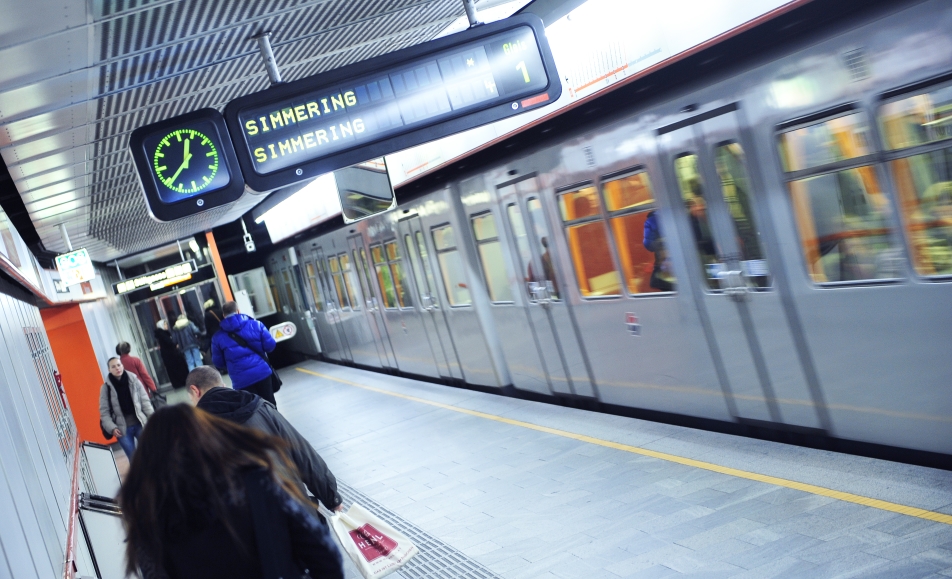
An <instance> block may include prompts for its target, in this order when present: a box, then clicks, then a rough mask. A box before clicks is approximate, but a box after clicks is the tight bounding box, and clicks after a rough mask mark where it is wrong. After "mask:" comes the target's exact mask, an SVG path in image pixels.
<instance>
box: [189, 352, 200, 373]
mask: <svg viewBox="0 0 952 579" xmlns="http://www.w3.org/2000/svg"><path fill="white" fill-rule="evenodd" d="M185 361H186V362H188V371H189V372H191V371H192V370H194V369H195V368H198V367H199V366H201V365H202V353H201V352H200V351H199V349H198V348H189V349H187V350H185Z"/></svg>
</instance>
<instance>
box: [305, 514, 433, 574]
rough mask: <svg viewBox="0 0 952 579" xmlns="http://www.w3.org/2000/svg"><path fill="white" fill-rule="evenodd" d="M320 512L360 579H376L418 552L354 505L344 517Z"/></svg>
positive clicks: (396, 532) (403, 538) (402, 536)
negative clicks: (358, 570)
mask: <svg viewBox="0 0 952 579" xmlns="http://www.w3.org/2000/svg"><path fill="white" fill-rule="evenodd" d="M320 512H321V514H322V515H324V518H325V519H327V524H328V525H330V528H331V529H332V530H333V531H334V534H335V535H336V536H337V540H338V541H340V544H341V546H343V547H344V551H346V552H347V555H349V556H350V558H351V560H352V561H353V562H354V565H356V566H357V568H358V569H360V574H361V575H363V576H364V579H378V578H379V577H384V576H386V575H389V574H390V573H393V572H394V571H396V570H397V569H399V568H400V567H402V566H404V565H405V564H406V563H407V561H409V560H410V559H411V558H412V557H413V556H414V555H416V554H417V553H418V552H419V551H418V550H417V548H416V546H415V545H414V544H413V543H411V542H410V540H409V539H407V538H406V536H405V535H403V533H400V532H398V531H397V530H396V529H394V528H393V527H391V526H390V525H388V524H387V523H385V522H383V521H382V520H380V519H379V518H377V517H376V516H374V514H373V513H371V512H370V511H368V510H367V509H365V508H363V507H361V506H360V505H358V504H354V505H352V506H351V507H350V508H349V509H348V510H347V512H346V513H344V512H338V513H332V512H330V511H329V510H327V509H326V508H324V506H323V505H321V507H320Z"/></svg>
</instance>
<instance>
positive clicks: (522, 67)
mask: <svg viewBox="0 0 952 579" xmlns="http://www.w3.org/2000/svg"><path fill="white" fill-rule="evenodd" d="M516 70H521V71H522V78H524V79H526V82H529V71H528V70H526V61H524V60H520V61H519V64H517V65H516Z"/></svg>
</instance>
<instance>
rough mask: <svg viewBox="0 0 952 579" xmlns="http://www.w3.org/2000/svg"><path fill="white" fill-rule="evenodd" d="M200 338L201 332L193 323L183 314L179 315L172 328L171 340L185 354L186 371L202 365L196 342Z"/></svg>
mask: <svg viewBox="0 0 952 579" xmlns="http://www.w3.org/2000/svg"><path fill="white" fill-rule="evenodd" d="M200 337H201V330H199V329H198V326H196V325H195V322H193V321H191V320H190V319H188V316H186V315H185V314H179V317H178V319H177V320H176V321H175V326H174V327H173V328H172V339H173V340H175V343H176V344H177V345H178V347H179V349H180V350H181V352H182V353H183V354H185V362H186V363H187V364H188V371H189V372H191V371H192V370H194V369H195V368H198V367H199V366H201V365H202V353H201V351H200V350H199V349H198V345H199V344H198V342H199V339H200Z"/></svg>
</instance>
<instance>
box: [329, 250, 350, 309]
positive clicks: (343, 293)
mask: <svg viewBox="0 0 952 579" xmlns="http://www.w3.org/2000/svg"><path fill="white" fill-rule="evenodd" d="M334 261H336V262H337V270H336V271H335V270H334V267H333V263H334ZM327 271H328V273H329V274H330V277H331V283H332V284H334V292H335V294H336V295H337V311H340V312H343V311H351V309H350V302H349V301H348V300H349V299H350V296H348V295H347V288H346V287H345V286H344V276H343V275H342V273H341V272H342V270H341V267H340V260H339V259H338V254H334V255H328V256H327ZM338 278H340V283H338V281H337V280H338ZM345 302H347V305H346V306H345V305H344V303H345Z"/></svg>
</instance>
